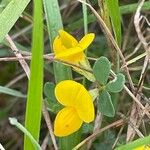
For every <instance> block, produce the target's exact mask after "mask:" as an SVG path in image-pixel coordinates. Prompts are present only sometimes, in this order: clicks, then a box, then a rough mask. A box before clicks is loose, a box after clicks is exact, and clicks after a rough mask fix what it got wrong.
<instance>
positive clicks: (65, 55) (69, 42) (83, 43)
mask: <svg viewBox="0 0 150 150" xmlns="http://www.w3.org/2000/svg"><path fill="white" fill-rule="evenodd" d="M94 37H95V35H94V33H89V34H86V35H85V36H84V37H83V38H82V39H81V40H80V41H79V42H78V41H77V40H76V39H75V38H74V37H73V36H72V35H70V34H69V33H67V32H65V31H64V30H59V35H58V36H57V37H56V38H55V39H54V43H53V50H54V54H55V58H56V59H60V60H63V61H66V62H69V63H78V62H80V61H82V60H84V58H85V54H84V50H85V49H86V48H87V47H88V46H89V45H90V44H91V43H92V41H93V40H94Z"/></svg>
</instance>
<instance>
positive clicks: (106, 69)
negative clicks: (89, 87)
mask: <svg viewBox="0 0 150 150" xmlns="http://www.w3.org/2000/svg"><path fill="white" fill-rule="evenodd" d="M110 69H111V64H110V62H109V60H108V59H107V58H106V57H103V56H102V57H100V58H99V59H98V60H97V61H96V62H95V64H94V66H93V72H94V76H95V78H96V80H97V81H98V82H99V83H100V84H101V85H105V84H106V83H107V80H108V77H109V73H110Z"/></svg>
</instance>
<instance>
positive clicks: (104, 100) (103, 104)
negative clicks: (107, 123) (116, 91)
mask: <svg viewBox="0 0 150 150" xmlns="http://www.w3.org/2000/svg"><path fill="white" fill-rule="evenodd" d="M98 109H99V111H100V112H101V113H102V114H103V115H105V116H108V117H113V116H114V115H115V109H114V106H113V103H112V100H111V96H110V94H109V93H108V92H107V91H105V90H104V91H102V92H100V93H99V97H98Z"/></svg>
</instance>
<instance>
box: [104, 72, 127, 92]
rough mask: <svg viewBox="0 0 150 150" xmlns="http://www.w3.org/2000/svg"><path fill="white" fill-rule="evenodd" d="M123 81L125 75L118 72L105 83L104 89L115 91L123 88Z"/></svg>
mask: <svg viewBox="0 0 150 150" xmlns="http://www.w3.org/2000/svg"><path fill="white" fill-rule="evenodd" d="M124 83H125V77H124V75H123V74H121V73H118V74H117V75H116V77H115V79H114V80H112V81H110V82H109V83H108V84H107V85H106V90H107V91H109V92H113V93H117V92H120V91H121V90H122V89H123V86H124Z"/></svg>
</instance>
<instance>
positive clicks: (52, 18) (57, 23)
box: [44, 0, 72, 82]
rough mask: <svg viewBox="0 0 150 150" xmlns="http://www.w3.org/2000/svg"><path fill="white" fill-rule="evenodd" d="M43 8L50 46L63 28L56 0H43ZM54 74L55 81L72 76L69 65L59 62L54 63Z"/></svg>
mask: <svg viewBox="0 0 150 150" xmlns="http://www.w3.org/2000/svg"><path fill="white" fill-rule="evenodd" d="M44 9H45V14H46V21H47V27H48V32H49V37H50V40H51V48H52V43H53V41H54V39H55V37H56V36H57V35H58V30H59V29H62V28H63V24H62V20H61V15H60V11H59V6H58V2H57V0H44ZM54 75H55V81H56V82H59V81H61V80H65V79H71V78H72V75H71V69H70V67H67V66H64V65H62V64H61V63H54Z"/></svg>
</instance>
